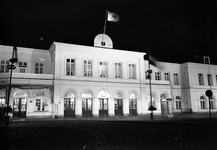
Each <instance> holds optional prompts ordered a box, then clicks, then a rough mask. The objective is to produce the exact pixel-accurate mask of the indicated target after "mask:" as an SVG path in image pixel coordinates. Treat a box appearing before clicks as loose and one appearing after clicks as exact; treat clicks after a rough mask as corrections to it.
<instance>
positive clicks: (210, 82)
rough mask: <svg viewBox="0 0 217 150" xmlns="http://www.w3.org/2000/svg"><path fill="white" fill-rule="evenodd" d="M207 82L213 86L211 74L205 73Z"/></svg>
mask: <svg viewBox="0 0 217 150" xmlns="http://www.w3.org/2000/svg"><path fill="white" fill-rule="evenodd" d="M207 84H208V85H209V86H213V79H212V74H207Z"/></svg>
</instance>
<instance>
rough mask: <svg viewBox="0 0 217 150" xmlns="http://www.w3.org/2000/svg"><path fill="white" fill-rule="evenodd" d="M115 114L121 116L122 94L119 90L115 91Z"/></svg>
mask: <svg viewBox="0 0 217 150" xmlns="http://www.w3.org/2000/svg"><path fill="white" fill-rule="evenodd" d="M114 104H115V116H123V95H122V94H121V92H117V93H115V99H114Z"/></svg>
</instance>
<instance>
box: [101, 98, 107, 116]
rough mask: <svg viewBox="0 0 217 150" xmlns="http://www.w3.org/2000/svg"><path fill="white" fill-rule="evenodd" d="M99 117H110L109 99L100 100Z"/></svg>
mask: <svg viewBox="0 0 217 150" xmlns="http://www.w3.org/2000/svg"><path fill="white" fill-rule="evenodd" d="M99 115H100V116H108V99H107V98H100V99H99Z"/></svg>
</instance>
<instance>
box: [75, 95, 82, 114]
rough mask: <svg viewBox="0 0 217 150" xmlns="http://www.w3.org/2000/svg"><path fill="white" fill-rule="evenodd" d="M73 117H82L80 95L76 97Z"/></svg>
mask: <svg viewBox="0 0 217 150" xmlns="http://www.w3.org/2000/svg"><path fill="white" fill-rule="evenodd" d="M75 117H82V98H81V97H77V98H76V102H75Z"/></svg>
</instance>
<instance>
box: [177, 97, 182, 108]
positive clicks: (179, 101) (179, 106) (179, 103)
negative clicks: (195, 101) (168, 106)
mask: <svg viewBox="0 0 217 150" xmlns="http://www.w3.org/2000/svg"><path fill="white" fill-rule="evenodd" d="M176 109H181V98H180V96H176Z"/></svg>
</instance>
